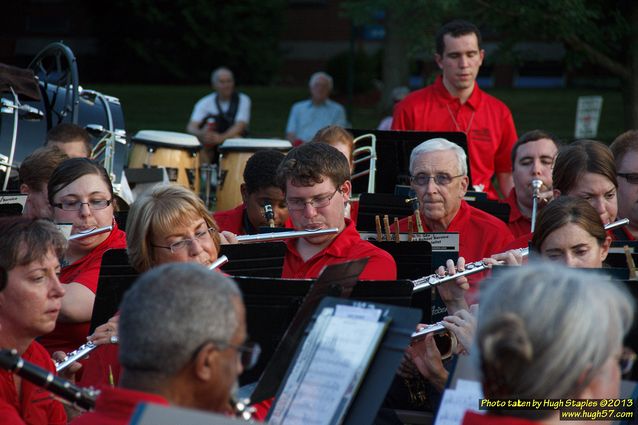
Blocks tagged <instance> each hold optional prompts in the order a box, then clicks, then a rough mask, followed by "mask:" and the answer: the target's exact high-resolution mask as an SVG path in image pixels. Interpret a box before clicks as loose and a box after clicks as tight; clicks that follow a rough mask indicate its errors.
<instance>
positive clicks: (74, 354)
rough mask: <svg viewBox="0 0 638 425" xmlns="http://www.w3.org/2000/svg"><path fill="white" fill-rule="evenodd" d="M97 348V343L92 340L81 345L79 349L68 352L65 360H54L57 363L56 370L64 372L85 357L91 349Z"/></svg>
mask: <svg viewBox="0 0 638 425" xmlns="http://www.w3.org/2000/svg"><path fill="white" fill-rule="evenodd" d="M96 348H97V345H95V344H93V343H92V342H90V341H89V342H87V343H86V344H83V345H81V346H80V347H79V348H78V349H77V350H74V351H71V352H70V353H67V355H66V357H65V358H64V359H63V360H61V361H59V362H56V361H54V362H53V363H55V371H56V372H57V373H60V372H62V371H63V370H65V369H66V368H67V367H69V366H71V364H73V362H75V361H77V360H80V359H81V358H83V357H84V356H86V355H87V354H89V353H90V352H91V351H93V350H95V349H96Z"/></svg>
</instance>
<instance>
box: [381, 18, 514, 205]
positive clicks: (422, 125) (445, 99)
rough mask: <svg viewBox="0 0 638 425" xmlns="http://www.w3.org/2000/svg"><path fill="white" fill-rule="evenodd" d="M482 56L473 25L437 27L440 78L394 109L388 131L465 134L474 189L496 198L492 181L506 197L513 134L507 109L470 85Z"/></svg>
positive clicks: (510, 170)
mask: <svg viewBox="0 0 638 425" xmlns="http://www.w3.org/2000/svg"><path fill="white" fill-rule="evenodd" d="M484 56H485V52H484V50H483V49H481V33H480V32H479V30H478V28H477V27H476V26H475V25H473V24H471V23H469V22H466V21H460V20H455V21H452V22H449V23H447V24H445V25H444V26H443V27H441V28H440V29H439V31H438V32H437V34H436V53H435V55H434V57H435V60H436V63H437V65H438V66H439V68H441V70H442V72H443V75H442V76H440V77H438V78H437V79H436V81H435V82H434V84H432V85H430V86H428V87H426V88H424V89H421V90H417V91H415V92H413V93H411V94H409V95H408V96H407V97H406V98H405V99H404V100H403V101H401V102H400V103H399V104H398V105H397V106H396V107H395V109H394V117H393V120H392V129H393V130H419V131H458V132H463V133H465V134H466V136H467V141H468V150H469V155H470V168H471V170H472V184H473V185H474V190H476V191H481V192H487V194H488V196H489V197H490V198H492V199H498V195H497V193H496V190H495V189H494V187H493V186H492V177H493V176H494V175H496V179H497V181H498V185H499V189H500V191H501V193H502V194H504V196H506V195H507V194H508V193H509V192H510V190H511V189H512V186H513V183H512V164H511V160H510V151H511V149H512V145H513V144H514V142H515V141H516V129H515V128H514V120H513V119H512V114H511V112H510V110H509V109H508V108H507V106H505V104H504V103H503V102H501V101H500V100H498V99H496V98H494V97H492V96H490V95H488V94H487V93H485V92H483V91H482V90H481V89H479V87H478V86H477V84H476V77H477V75H478V72H479V68H480V67H481V64H482V63H483V58H484Z"/></svg>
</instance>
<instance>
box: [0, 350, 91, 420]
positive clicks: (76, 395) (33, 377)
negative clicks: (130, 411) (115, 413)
mask: <svg viewBox="0 0 638 425" xmlns="http://www.w3.org/2000/svg"><path fill="white" fill-rule="evenodd" d="M0 367H1V368H3V369H7V370H10V371H11V372H13V373H15V374H16V375H19V376H21V377H22V378H24V379H26V380H27V381H29V382H32V383H34V384H35V385H38V386H40V387H42V388H46V389H48V390H49V391H51V392H52V393H54V394H56V395H58V396H60V397H62V398H63V399H65V400H67V401H69V402H71V403H73V404H75V405H76V406H78V407H80V408H82V409H84V410H91V409H93V408H94V407H95V398H96V397H97V395H98V394H99V391H96V390H94V389H92V388H81V387H78V386H77V385H75V384H73V383H72V382H70V381H67V380H66V379H63V378H60V377H59V376H56V375H55V374H54V373H52V372H49V371H48V370H46V369H43V368H41V367H40V366H37V365H35V364H33V363H31V362H28V361H26V360H24V359H23V358H22V357H20V356H19V355H18V351H17V350H15V349H14V350H6V349H3V350H0Z"/></svg>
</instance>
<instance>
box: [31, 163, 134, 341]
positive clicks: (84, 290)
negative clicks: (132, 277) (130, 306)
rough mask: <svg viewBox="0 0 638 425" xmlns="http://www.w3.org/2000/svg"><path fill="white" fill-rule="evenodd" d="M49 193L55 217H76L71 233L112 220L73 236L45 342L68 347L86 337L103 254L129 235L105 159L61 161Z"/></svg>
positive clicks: (123, 242) (61, 219)
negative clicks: (120, 221)
mask: <svg viewBox="0 0 638 425" xmlns="http://www.w3.org/2000/svg"><path fill="white" fill-rule="evenodd" d="M47 190H48V195H47V196H48V199H49V203H50V204H51V206H52V208H53V219H54V221H55V222H56V223H71V224H72V227H71V234H72V235H74V234H78V233H82V232H87V231H90V230H94V229H97V228H101V227H106V226H113V229H112V230H111V231H110V232H106V233H102V234H98V235H95V236H88V237H85V238H81V239H75V240H71V241H69V246H68V249H67V251H66V254H65V257H64V259H63V261H62V271H61V274H60V282H62V283H64V284H65V285H64V287H65V291H66V294H65V295H64V298H63V300H62V309H61V310H60V315H59V317H58V321H57V324H56V327H55V330H54V331H53V332H51V333H50V334H48V335H46V336H44V337H42V339H41V340H40V342H41V343H42V345H44V346H45V348H46V349H47V350H48V351H49V352H50V353H53V352H54V351H64V352H69V351H72V350H74V349H76V348H77V347H79V346H80V345H82V344H83V343H85V342H86V336H87V335H88V332H89V326H90V321H91V314H92V312H93V302H94V300H95V291H96V290H97V282H98V277H99V274H100V265H101V262H102V255H103V254H104V252H105V251H106V250H108V249H114V248H125V247H126V235H125V233H124V232H123V231H122V230H120V229H118V227H117V223H116V222H115V219H114V217H113V213H114V207H115V205H114V202H113V186H112V185H111V180H110V179H109V176H108V173H107V172H106V170H105V169H104V167H102V166H101V165H100V164H98V163H97V162H95V161H92V160H90V159H87V158H72V159H68V160H66V161H64V162H62V163H61V164H60V165H59V166H58V167H57V168H56V169H55V170H54V171H53V174H52V175H51V178H50V180H49V183H48V186H47Z"/></svg>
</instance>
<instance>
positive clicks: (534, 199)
mask: <svg viewBox="0 0 638 425" xmlns="http://www.w3.org/2000/svg"><path fill="white" fill-rule="evenodd" d="M542 186H543V181H542V180H538V179H534V180H532V188H533V190H534V191H533V194H532V229H531V230H532V233H534V228H536V213H537V211H538V200H539V197H540V191H541V187H542Z"/></svg>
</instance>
